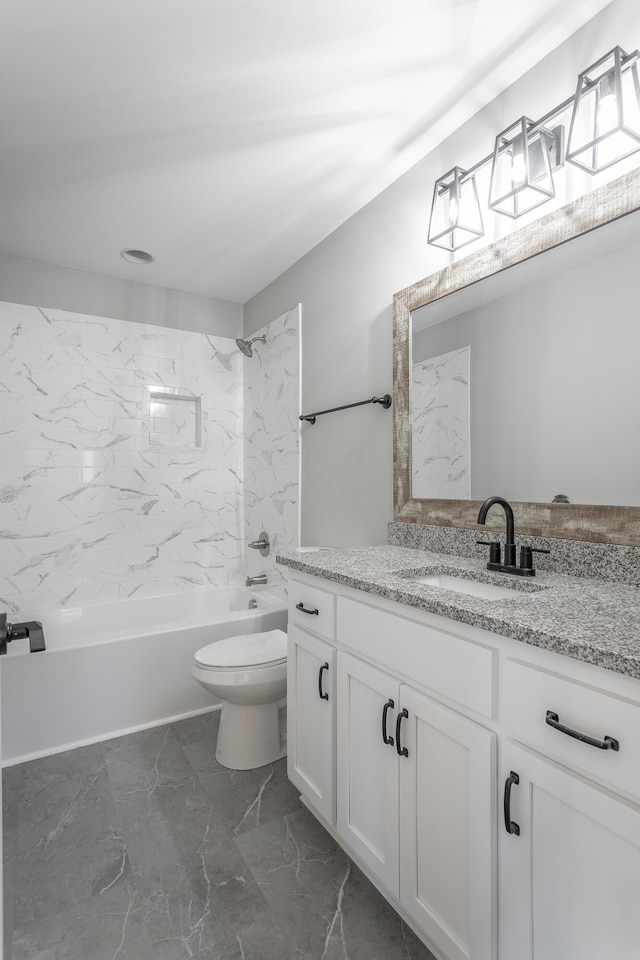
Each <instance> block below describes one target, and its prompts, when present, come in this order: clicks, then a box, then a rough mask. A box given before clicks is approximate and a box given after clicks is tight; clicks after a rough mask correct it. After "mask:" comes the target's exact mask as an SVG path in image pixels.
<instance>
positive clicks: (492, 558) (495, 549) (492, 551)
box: [476, 540, 500, 563]
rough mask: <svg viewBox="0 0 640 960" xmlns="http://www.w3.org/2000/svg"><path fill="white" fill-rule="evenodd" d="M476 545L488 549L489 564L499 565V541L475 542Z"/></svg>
mask: <svg viewBox="0 0 640 960" xmlns="http://www.w3.org/2000/svg"><path fill="white" fill-rule="evenodd" d="M476 543H478V544H480V546H482V547H489V563H500V541H499V540H492V541H491V542H490V541H489V540H476Z"/></svg>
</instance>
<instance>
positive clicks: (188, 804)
mask: <svg viewBox="0 0 640 960" xmlns="http://www.w3.org/2000/svg"><path fill="white" fill-rule="evenodd" d="M105 760H106V765H107V770H108V772H109V777H110V780H111V783H112V787H113V793H114V797H115V802H116V806H117V808H118V812H119V815H120V822H121V824H122V829H123V834H124V838H125V843H126V847H127V852H128V855H129V858H130V861H131V864H132V867H133V871H134V875H135V877H136V881H137V883H138V887H139V889H140V891H141V893H142V894H143V895H144V896H145V897H147V896H151V895H152V894H153V892H154V890H156V889H160V890H162V891H163V893H165V894H166V893H170V892H171V891H172V890H173V889H174V888H176V887H178V886H180V885H181V884H183V883H184V878H185V877H186V876H189V875H190V874H192V873H193V871H195V870H197V869H199V868H201V866H202V865H204V866H205V867H206V866H207V865H208V864H210V863H212V862H213V861H214V860H215V861H224V859H225V857H228V854H229V852H231V853H232V854H233V855H235V854H236V851H235V848H231V845H230V843H229V839H228V833H227V830H226V828H225V826H224V824H223V823H222V821H221V820H220V819H219V818H218V817H217V815H216V812H215V810H214V808H213V806H212V804H211V800H210V798H209V797H208V796H207V793H206V791H205V790H204V788H203V786H202V784H201V783H200V781H199V780H198V778H197V777H196V776H195V775H194V772H193V769H192V768H191V766H190V764H189V763H188V761H187V759H186V757H185V756H184V754H183V752H182V750H181V748H180V747H179V745H178V743H177V741H176V739H175V737H174V735H173V733H172V732H171V730H170V729H169V728H168V727H165V728H162V729H156V730H151V731H145V732H144V733H141V734H135V735H133V736H131V737H125V738H123V739H121V740H117V741H113V742H112V743H111V744H110V745H108V746H107V747H106V748H105ZM233 869H235V862H234V866H233Z"/></svg>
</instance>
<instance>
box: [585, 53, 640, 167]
mask: <svg viewBox="0 0 640 960" xmlns="http://www.w3.org/2000/svg"><path fill="white" fill-rule="evenodd" d="M638 58H640V53H639V52H638V51H637V50H634V51H633V53H630V54H627V53H625V52H624V50H622V49H621V48H620V47H614V49H613V50H611V51H610V52H609V53H607V54H605V56H604V57H602V58H601V59H600V60H598V61H597V62H596V63H594V64H592V65H591V66H590V67H589V68H588V70H585V71H584V73H581V74H580V75H579V76H578V87H577V90H576V97H575V100H574V104H573V113H572V115H571V126H570V128H569V140H568V144H567V160H569V161H570V162H571V163H575V164H576V165H577V166H578V167H582V168H583V169H584V170H588V171H589V173H598V171H599V170H604V169H605V168H606V167H609V166H611V164H613V163H617V161H618V160H622V158H623V157H627V156H629V154H631V153H635V151H636V150H640V87H639V85H638Z"/></svg>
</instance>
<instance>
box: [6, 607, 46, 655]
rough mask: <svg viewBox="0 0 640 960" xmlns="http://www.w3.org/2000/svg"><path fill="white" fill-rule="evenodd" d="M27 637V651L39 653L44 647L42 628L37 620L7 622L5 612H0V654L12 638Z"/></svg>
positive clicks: (21, 638)
mask: <svg viewBox="0 0 640 960" xmlns="http://www.w3.org/2000/svg"><path fill="white" fill-rule="evenodd" d="M26 637H28V638H29V652H30V653H41V652H42V651H43V650H44V649H45V642H44V630H43V629H42V624H41V623H40V621H39V620H25V622H24V623H7V615H6V613H0V656H1V655H2V654H5V653H6V652H7V644H8V643H11V641H12V640H24V639H25V638H26Z"/></svg>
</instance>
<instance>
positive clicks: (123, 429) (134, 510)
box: [0, 303, 243, 611]
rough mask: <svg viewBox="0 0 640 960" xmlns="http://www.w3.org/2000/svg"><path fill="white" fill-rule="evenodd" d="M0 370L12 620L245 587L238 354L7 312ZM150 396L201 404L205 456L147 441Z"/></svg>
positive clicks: (0, 598)
mask: <svg viewBox="0 0 640 960" xmlns="http://www.w3.org/2000/svg"><path fill="white" fill-rule="evenodd" d="M0 355H1V357H2V374H1V376H0V537H1V540H2V550H1V551H0V609H9V610H11V611H16V610H22V611H25V610H33V609H38V608H40V607H43V606H53V605H60V604H66V603H71V604H74V605H75V604H78V605H79V604H84V603H92V602H99V601H102V600H112V599H117V598H124V597H130V596H133V595H135V596H158V595H164V594H170V593H175V592H182V591H185V590H190V589H194V588H198V587H202V586H207V585H211V584H212V585H223V584H225V583H228V582H229V581H230V580H235V581H236V582H237V580H238V578H239V576H240V575H241V572H242V533H243V529H242V496H243V494H242V456H243V453H242V367H241V362H242V357H241V355H240V354H239V352H238V350H237V348H236V347H235V344H234V343H233V341H232V340H230V339H228V338H223V337H215V336H208V335H203V334H197V333H187V332H183V331H178V330H171V329H167V328H164V327H155V326H150V325H148V324H138V323H133V322H130V321H120V320H112V319H108V320H107V319H105V318H100V317H90V316H81V315H79V314H71V313H66V312H63V311H59V310H42V309H39V308H36V307H31V306H22V305H16V304H8V303H4V304H0ZM149 386H154V387H156V388H159V389H160V390H164V391H166V392H171V391H172V390H173V391H175V390H180V391H186V392H191V393H193V394H195V395H197V396H200V397H201V398H202V414H201V425H200V429H201V446H199V447H198V446H196V445H195V442H194V437H192V436H190V437H189V438H188V439H187V441H186V443H184V444H183V443H182V442H181V439H180V437H176V436H175V435H173V434H171V433H169V434H168V435H167V442H166V445H165V444H163V442H162V430H163V424H162V423H161V422H160V421H158V422H157V423H156V429H155V430H154V429H151V430H150V429H149V427H150V424H149V421H148V417H149V412H150V403H149V391H148V389H147V388H148V387H149ZM176 406H177V405H176ZM181 422H182V423H187V422H190V423H193V422H194V418H188V417H185V416H184V414H183V415H182V420H181ZM165 426H167V425H166V424H165Z"/></svg>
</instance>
